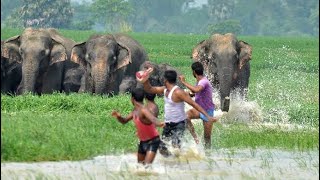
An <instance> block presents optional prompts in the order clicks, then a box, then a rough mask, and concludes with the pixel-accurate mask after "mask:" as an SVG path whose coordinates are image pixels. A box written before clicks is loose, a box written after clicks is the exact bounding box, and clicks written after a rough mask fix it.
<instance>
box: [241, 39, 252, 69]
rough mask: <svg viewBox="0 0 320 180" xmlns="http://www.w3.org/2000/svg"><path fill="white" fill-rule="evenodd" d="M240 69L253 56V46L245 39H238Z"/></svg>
mask: <svg viewBox="0 0 320 180" xmlns="http://www.w3.org/2000/svg"><path fill="white" fill-rule="evenodd" d="M238 55H239V69H241V68H242V67H243V66H244V65H245V64H246V63H247V62H248V61H249V60H251V57H252V46H251V45H249V44H248V43H246V42H244V41H241V40H240V41H238Z"/></svg>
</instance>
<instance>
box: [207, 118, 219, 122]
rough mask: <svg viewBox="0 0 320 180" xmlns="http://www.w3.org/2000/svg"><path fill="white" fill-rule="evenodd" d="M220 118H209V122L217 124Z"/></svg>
mask: <svg viewBox="0 0 320 180" xmlns="http://www.w3.org/2000/svg"><path fill="white" fill-rule="evenodd" d="M217 121H218V118H216V117H209V122H217Z"/></svg>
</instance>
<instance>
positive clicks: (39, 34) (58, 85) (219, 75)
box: [1, 28, 252, 103]
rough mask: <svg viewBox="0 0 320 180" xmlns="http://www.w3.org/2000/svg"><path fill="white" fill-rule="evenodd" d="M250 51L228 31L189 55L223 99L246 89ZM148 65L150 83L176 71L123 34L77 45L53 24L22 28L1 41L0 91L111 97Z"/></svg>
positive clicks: (126, 88)
mask: <svg viewBox="0 0 320 180" xmlns="http://www.w3.org/2000/svg"><path fill="white" fill-rule="evenodd" d="M251 54H252V47H251V45H249V44H248V43H246V42H244V41H241V40H237V38H236V37H235V35H234V34H231V33H228V34H224V35H221V34H213V35H212V36H211V37H209V38H208V39H206V40H203V41H201V42H200V43H198V44H196V45H195V47H193V50H192V55H191V56H192V59H193V60H194V61H200V62H202V64H203V65H204V67H205V72H206V74H207V76H208V79H209V80H210V82H211V83H212V85H213V87H214V88H216V89H218V90H219V93H220V97H221V101H223V100H224V97H227V96H229V95H230V92H231V91H232V90H233V89H235V88H239V89H241V90H242V91H243V92H244V93H245V91H246V89H247V88H248V83H249V76H250V63H249V60H250V59H251ZM150 64H151V65H152V66H154V72H153V73H152V75H151V77H150V82H151V84H152V85H154V86H161V85H163V79H162V78H163V74H164V71H165V70H167V69H174V70H175V68H174V67H172V66H170V65H169V64H166V63H160V64H156V63H154V62H152V61H150V60H149V57H148V54H147V52H146V50H145V49H144V47H143V46H142V45H141V44H140V43H139V42H138V41H136V40H135V39H133V38H132V37H130V36H128V35H126V34H122V33H115V34H104V35H92V36H91V37H89V38H88V39H87V40H86V41H85V42H81V43H76V42H75V41H74V40H72V39H69V38H66V37H64V36H63V35H61V34H60V33H59V32H58V31H57V30H56V29H53V28H47V29H33V28H26V29H25V30H24V31H23V32H22V33H21V34H20V35H17V36H13V37H11V38H8V39H7V40H5V41H1V93H6V94H12V95H20V94H24V93H28V92H32V93H35V94H39V95H40V94H43V93H46V94H48V93H53V92H65V93H71V92H89V93H93V94H107V95H110V94H114V95H116V94H119V93H125V92H129V91H130V90H131V89H132V88H134V87H137V86H141V84H140V83H137V81H136V78H135V73H136V72H137V71H139V70H143V69H145V68H146V67H148V66H150ZM221 103H223V102H221Z"/></svg>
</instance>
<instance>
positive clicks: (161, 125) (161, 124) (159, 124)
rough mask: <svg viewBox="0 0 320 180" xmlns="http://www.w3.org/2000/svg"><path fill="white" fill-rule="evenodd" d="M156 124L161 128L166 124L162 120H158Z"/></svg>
mask: <svg viewBox="0 0 320 180" xmlns="http://www.w3.org/2000/svg"><path fill="white" fill-rule="evenodd" d="M157 126H158V127H161V128H163V127H165V126H166V123H164V122H158V123H157Z"/></svg>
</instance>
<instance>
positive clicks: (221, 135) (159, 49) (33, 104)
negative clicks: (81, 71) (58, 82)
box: [1, 29, 319, 162]
mask: <svg viewBox="0 0 320 180" xmlns="http://www.w3.org/2000/svg"><path fill="white" fill-rule="evenodd" d="M21 32H22V30H16V29H2V30H1V39H2V40H3V39H7V38H9V37H11V36H14V35H18V34H19V33H21ZM61 33H62V34H63V35H65V36H66V37H70V38H72V39H74V40H75V41H76V42H81V41H85V40H86V39H87V38H88V37H90V35H92V34H94V33H95V32H93V31H70V30H61ZM129 35H131V36H132V37H134V38H135V39H137V40H138V41H139V42H140V43H141V44H142V45H143V46H144V47H145V48H146V50H147V52H148V54H149V58H150V60H152V61H154V62H157V63H160V62H165V63H169V64H170V65H172V66H174V67H176V68H177V69H178V70H179V71H181V72H182V73H183V74H185V75H186V79H187V81H189V82H191V83H193V82H194V78H193V76H192V73H191V71H190V65H191V59H190V55H191V50H192V48H193V47H194V46H195V45H196V44H197V43H198V42H200V41H201V40H203V39H205V38H207V36H206V35H183V34H179V35H174V34H148V33H129ZM238 39H241V40H244V41H246V42H248V43H249V44H251V45H252V47H253V55H252V60H251V77H250V84H249V101H255V102H257V103H258V104H259V105H260V106H261V107H262V111H263V114H264V116H263V120H264V121H265V122H283V121H284V120H285V122H288V123H295V124H298V125H303V126H306V127H307V128H302V129H300V128H296V129H293V130H290V131H286V130H282V129H281V128H275V129H271V128H268V127H265V126H262V127H260V128H253V129H252V128H250V127H248V125H247V124H239V123H231V124H229V125H228V126H224V124H220V123H217V124H216V125H215V128H214V131H213V135H212V137H213V139H212V141H213V143H212V144H213V145H212V146H213V148H259V147H264V148H284V149H299V150H306V149H319V40H318V39H313V38H307V37H303V38H299V37H258V36H255V37H253V36H240V37H238ZM156 102H157V103H158V104H159V106H160V110H161V112H160V114H161V116H160V118H163V100H162V99H161V98H157V99H156ZM113 109H118V110H119V111H121V112H122V113H123V114H124V115H125V114H127V113H129V112H130V111H131V109H132V105H131V104H130V97H129V95H128V94H124V95H119V96H114V97H105V96H96V95H91V94H76V93H75V94H70V95H65V94H59V93H54V94H51V95H42V96H34V95H31V94H27V95H23V96H17V97H11V96H7V95H1V161H2V162H3V161H42V160H77V159H86V158H90V157H93V156H96V155H99V154H103V153H108V154H109V153H120V152H123V151H125V152H135V151H136V148H137V147H136V146H137V143H138V140H137V138H136V135H135V128H134V125H133V123H132V122H130V123H129V124H126V125H122V124H120V123H118V122H117V121H116V120H115V119H114V118H112V117H111V115H110V114H111V111H112V110H113ZM159 130H160V131H161V129H159ZM196 130H197V132H198V133H199V134H202V125H201V126H196Z"/></svg>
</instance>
